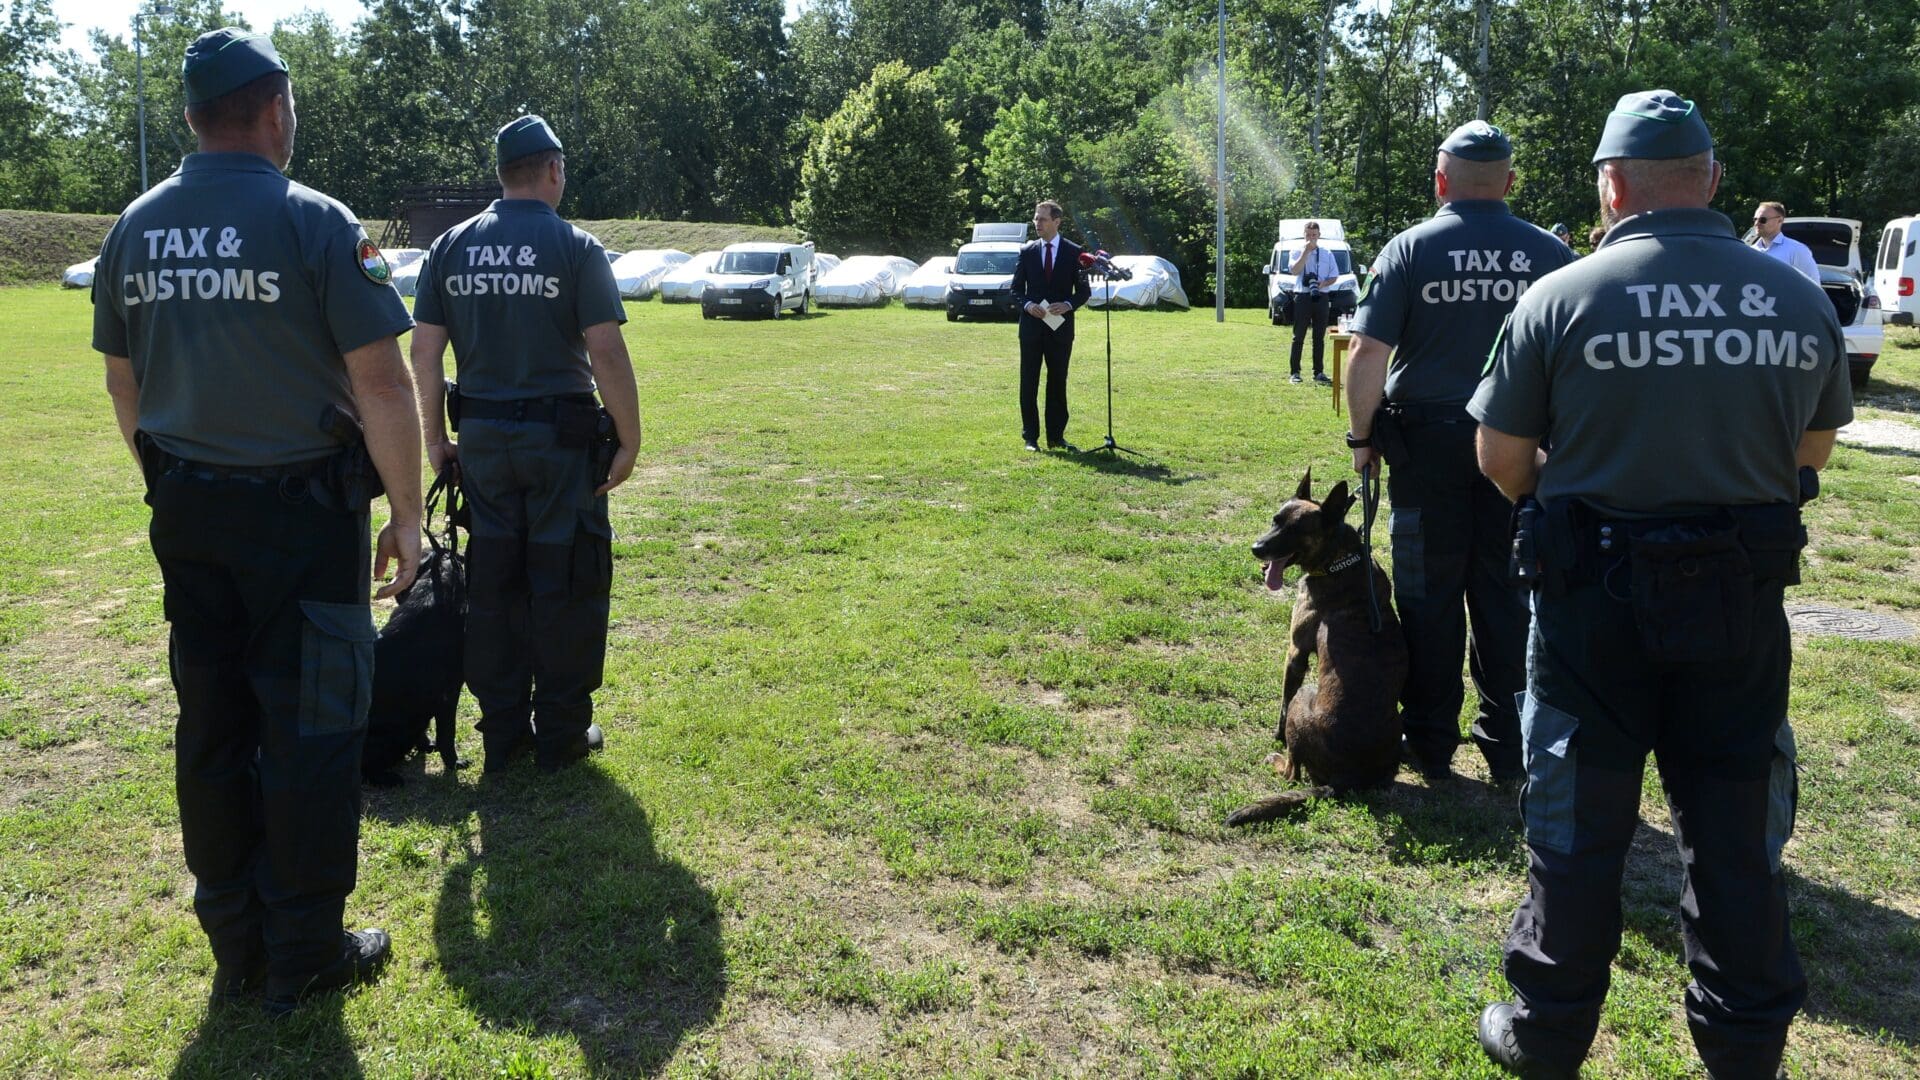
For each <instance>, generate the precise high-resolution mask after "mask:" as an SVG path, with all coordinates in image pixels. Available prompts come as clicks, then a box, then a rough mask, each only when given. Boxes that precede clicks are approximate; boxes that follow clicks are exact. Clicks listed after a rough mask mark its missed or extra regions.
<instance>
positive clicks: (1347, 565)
mask: <svg viewBox="0 0 1920 1080" xmlns="http://www.w3.org/2000/svg"><path fill="white" fill-rule="evenodd" d="M1360 559H1361V555H1360V553H1359V552H1357V551H1356V552H1354V553H1353V554H1351V555H1347V556H1344V557H1342V558H1338V559H1335V560H1334V561H1333V565H1331V566H1329V567H1327V568H1326V569H1325V570H1323V571H1321V573H1323V574H1337V573H1339V572H1340V571H1342V570H1350V569H1352V568H1353V567H1355V566H1358V565H1359V563H1360Z"/></svg>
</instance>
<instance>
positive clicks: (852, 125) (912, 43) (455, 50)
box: [0, 0, 1920, 304]
mask: <svg viewBox="0 0 1920 1080" xmlns="http://www.w3.org/2000/svg"><path fill="white" fill-rule="evenodd" d="M365 6H366V10H365V13H364V14H363V15H361V16H360V18H359V19H358V20H357V21H356V22H355V23H354V25H353V26H351V27H341V26H337V25H335V24H334V23H332V22H331V21H330V20H328V19H327V18H326V17H325V16H323V15H319V14H317V13H307V14H303V15H301V16H299V17H296V18H294V19H290V20H286V21H282V22H281V23H279V24H278V25H277V26H275V27H273V28H271V29H272V33H273V38H274V42H275V45H276V46H277V47H278V49H279V50H280V52H281V55H282V56H284V57H285V58H286V61H287V63H288V65H289V67H290V68H291V69H292V72H293V75H294V88H295V91H294V92H295V98H296V103H297V105H298V108H299V113H300V130H299V141H298V146H297V148H296V153H295V157H294V161H293V164H292V166H291V168H290V170H289V171H290V173H291V174H292V175H293V176H294V178H295V179H298V180H300V181H302V182H304V183H307V184H309V185H311V186H313V187H316V188H319V189H320V190H322V191H325V192H328V193H329V194H332V195H334V196H336V197H338V198H340V199H342V200H343V201H345V202H346V203H347V204H348V205H349V206H351V207H353V208H354V209H355V210H356V211H357V212H358V213H359V214H361V215H362V217H363V218H366V219H369V220H375V221H377V220H380V219H382V218H384V217H385V216H386V215H387V212H388V209H389V207H390V205H391V203H392V201H393V197H394V194H395V192H396V191H398V190H399V189H400V188H402V187H404V186H405V185H407V184H410V183H417V182H425V181H437V180H469V179H481V178H485V177H488V176H490V174H491V165H492V158H491V155H492V141H491V140H492V135H493V132H494V130H495V129H496V128H497V127H498V126H499V125H500V124H501V123H503V122H505V120H507V119H509V118H511V117H512V116H515V115H518V114H519V113H521V112H526V111H531V112H538V113H541V114H542V115H545V116H546V117H547V118H548V119H549V120H551V121H552V122H553V123H554V126H555V127H556V128H557V129H558V131H559V132H560V135H561V138H562V140H563V141H564V142H565V143H566V144H567V171H568V177H569V187H568V191H567V197H566V202H565V204H564V205H563V206H562V208H561V209H562V212H563V213H566V214H569V215H573V216H579V217H584V218H615V217H652V218H666V219H687V220H707V221H728V222H747V223H755V224H768V225H780V226H790V227H793V228H795V229H797V230H799V231H802V232H804V233H805V234H806V235H808V236H810V237H812V238H813V239H815V240H816V241H817V242H819V243H820V244H821V246H822V248H823V249H825V250H834V251H842V252H853V251H862V250H864V251H886V252H889V253H897V254H903V255H908V256H910V257H913V258H915V259H921V258H925V257H927V256H930V255H933V254H939V253H942V252H950V251H951V250H952V247H953V244H954V243H955V242H956V241H957V240H958V239H960V238H961V236H962V235H963V233H964V231H965V228H966V226H967V224H968V223H970V222H972V221H976V220H1014V221H1019V220H1024V219H1025V217H1026V216H1027V214H1028V212H1029V211H1030V210H1031V207H1032V205H1033V203H1034V202H1035V201H1036V200H1037V199H1040V198H1056V199H1059V200H1060V201H1061V202H1063V203H1064V204H1065V205H1066V207H1067V210H1068V214H1069V219H1070V220H1069V224H1068V229H1069V231H1070V232H1071V233H1074V234H1077V235H1082V236H1084V237H1087V238H1089V239H1091V240H1092V241H1093V242H1094V243H1096V244H1098V245H1100V246H1103V247H1107V248H1109V249H1111V250H1114V251H1116V252H1119V251H1130V252H1146V253H1152V254H1157V255H1161V256H1164V257H1166V258H1168V259H1170V260H1172V261H1173V262H1174V263H1176V264H1177V265H1179V266H1180V267H1181V269H1182V272H1183V276H1184V278H1185V281H1186V285H1187V288H1188V291H1189V292H1190V293H1192V294H1194V295H1195V297H1196V300H1199V301H1202V302H1204V301H1208V300H1210V299H1211V295H1212V289H1213V287H1214V283H1213V265H1214V261H1213V260H1214V254H1215V253H1214V248H1213V244H1214V211H1213V205H1214V154H1215V151H1214V132H1215V123H1216V120H1217V116H1218V114H1217V107H1216V104H1215V102H1216V93H1217V84H1216V82H1215V80H1216V77H1217V75H1216V67H1215V59H1214V57H1215V53H1216V49H1217V42H1218V37H1217V34H1218V32H1219V23H1218V21H1217V14H1216V10H1217V3H1216V2H1214V0H807V2H806V3H805V5H804V6H803V7H802V8H801V9H800V13H799V16H798V18H797V19H795V20H794V21H793V22H792V23H791V24H785V23H784V22H783V20H784V15H785V10H784V4H783V2H782V0H646V2H636V0H366V5H365ZM173 8H174V13H173V14H172V15H171V16H168V17H150V18H148V19H146V20H145V21H144V24H143V25H144V32H143V34H142V35H141V38H142V48H143V51H144V54H145V61H144V66H145V75H146V80H145V90H146V101H147V147H148V158H149V171H150V173H151V175H152V177H153V178H154V179H155V180H156V181H157V180H158V179H159V178H161V177H164V176H166V175H167V174H168V173H170V172H171V171H172V170H173V168H174V167H175V165H176V164H177V163H178V162H179V160H180V158H181V157H182V156H183V155H184V154H185V153H186V152H188V151H189V150H190V149H191V148H192V138H191V133H190V132H189V131H188V130H187V128H186V126H185V124H184V122H183V121H182V120H181V108H182V98H181V88H180V80H179V67H180V57H181V55H182V53H183V52H184V50H185V48H186V45H187V43H188V42H189V41H191V40H192V39H193V37H194V36H196V35H197V34H199V33H201V32H202V31H204V30H206V29H210V28H212V27H216V26H221V25H228V24H234V23H238V22H239V21H240V20H239V19H238V18H237V17H235V16H234V15H232V14H231V13H229V12H227V11H226V10H224V9H223V8H222V7H221V4H220V0H177V2H176V3H174V5H173ZM0 12H4V19H0V206H4V207H8V208H14V209H37V210H56V211H70V212H95V213H117V212H118V211H119V210H120V209H121V208H122V207H124V206H125V205H126V203H127V202H128V201H129V200H131V199H132V198H133V197H134V196H135V195H137V194H138V192H139V185H140V176H139V160H138V145H139V132H138V123H137V114H138V108H137V95H136V83H137V77H136V61H135V55H134V42H133V40H132V34H131V33H130V31H128V30H126V29H123V28H117V29H113V30H107V31H101V30H96V31H94V32H93V33H92V34H91V38H90V47H89V49H88V50H87V52H88V53H89V55H80V54H77V53H73V52H68V51H65V50H63V49H61V48H60V46H59V36H60V27H59V24H58V22H57V21H56V19H55V18H54V15H53V12H52V7H51V0H0ZM1917 28H1920V0H1838V2H1827V3H1811V4H1778V3H1760V2H1758V0H1505V2H1501V3H1495V2H1494V0H1391V2H1384V0H1229V2H1228V3H1227V4H1226V68H1227V70H1226V80H1227V95H1228V107H1227V115H1226V128H1227V140H1226V141H1227V175H1228V183H1227V204H1228V205H1227V214H1228V241H1227V245H1228V252H1227V254H1228V259H1229V271H1228V288H1227V292H1228V298H1229V302H1231V303H1235V304H1258V303H1261V302H1262V301H1263V300H1264V297H1265V291H1264V283H1263V281H1262V279H1261V277H1260V275H1259V272H1258V271H1259V267H1260V266H1261V264H1262V263H1264V262H1265V261H1266V257H1267V253H1268V250H1269V248H1270V246H1271V243H1272V237H1273V223H1274V221H1275V220H1276V219H1277V218H1280V217H1300V216H1327V217H1335V218H1339V219H1341V220H1342V221H1343V222H1344V223H1345V226H1346V229H1347V232H1348V235H1349V237H1350V238H1351V239H1352V241H1353V243H1354V245H1355V247H1356V248H1357V249H1358V250H1359V253H1360V255H1361V257H1362V258H1365V257H1367V256H1368V255H1370V254H1371V252H1372V251H1374V250H1377V249H1378V247H1379V245H1380V244H1382V243H1384V242H1385V240H1386V239H1387V238H1388V237H1389V236H1391V235H1392V234H1393V233H1394V232H1396V231H1398V230H1400V229H1402V228H1404V227H1406V226H1407V225H1408V224H1410V223H1412V222H1414V221H1416V220H1418V219H1419V218H1420V217H1422V216H1425V215H1426V214H1428V213H1430V212H1431V209H1432V199H1431V190H1432V188H1431V181H1430V179H1429V174H1430V172H1431V169H1432V166H1433V152H1434V147H1435V146H1436V145H1437V144H1438V142H1439V141H1440V139H1441V138H1442V137H1443V136H1444V135H1445V133H1446V132H1447V131H1449V130H1450V129H1451V128H1452V127H1454V126H1455V125H1457V124H1459V123H1461V122H1463V121H1465V120H1468V119H1472V118H1474V117H1475V116H1480V117H1484V118H1486V119H1489V120H1491V121H1493V122H1494V123H1497V124H1499V125H1501V126H1502V127H1503V128H1505V129H1506V130H1507V131H1508V132H1509V134H1511V135H1512V136H1513V138H1514V142H1515V146H1516V149H1517V157H1516V167H1517V169H1518V171H1519V173H1520V180H1519V183H1518V184H1517V186H1516V188H1515V191H1514V195H1513V203H1514V206H1515V209H1516V210H1517V211H1518V212H1520V213H1521V214H1523V215H1524V216H1526V217H1528V218H1530V219H1532V220H1535V221H1538V222H1540V223H1542V224H1546V223H1548V222H1551V221H1556V220H1558V221H1565V222H1567V223H1568V224H1569V225H1571V226H1573V227H1574V231H1575V234H1576V235H1581V234H1583V233H1584V231H1585V227H1586V226H1587V225H1588V224H1590V223H1592V222H1593V221H1594V220H1595V219H1596V218H1597V211H1596V208H1595V198H1594V190H1593V170H1592V167H1591V166H1590V164H1589V163H1588V160H1587V159H1588V157H1589V156H1590V154H1591V150H1592V147H1593V144H1594V141H1595V139H1596V138H1597V135H1598V132H1599V128H1600V125H1601V123H1602V121H1603V119H1604V117H1605V115H1606V113H1607V111H1608V110H1609V109H1610V108H1611V107H1612V104H1613V102H1614V100H1615V99H1616V98H1617V97H1618V96H1619V95H1620V94H1622V93H1624V92H1627V91H1629V90H1635V89H1648V88H1652V87H1668V88H1671V89H1674V90H1677V91H1679V92H1681V93H1683V94H1685V95H1686V96H1689V97H1692V98H1694V99H1696V100H1697V101H1698V102H1699V103H1700V105H1701V107H1702V109H1703V110H1704V111H1705V114H1706V117H1707V120H1708V123H1709V125H1710V126H1711V127H1712V129H1713V131H1714V136H1715V139H1716V142H1717V143H1718V152H1719V156H1720V157H1721V159H1722V160H1723V161H1724V162H1725V163H1726V166H1727V178H1726V181H1725V182H1724V184H1723V186H1722V189H1721V194H1720V197H1719V199H1718V201H1717V203H1716V205H1718V206H1719V207H1721V208H1722V209H1725V210H1727V211H1728V212H1729V213H1731V214H1735V215H1741V214H1744V213H1746V212H1747V211H1748V210H1750V209H1751V207H1752V205H1753V204H1754V203H1755V202H1757V201H1759V200H1763V199H1778V200H1780V201H1782V202H1784V203H1786V205H1787V207H1788V209H1789V212H1791V213H1806V214H1814V213H1817V214H1833V215H1838V216H1844V217H1857V218H1861V219H1863V220H1865V221H1867V222H1868V227H1869V229H1870V230H1875V229H1877V226H1878V224H1879V223H1880V222H1882V221H1884V220H1885V219H1887V218H1888V217H1892V216H1896V215H1899V214H1906V213H1913V212H1916V211H1920V38H1917V37H1916V34H1915V30H1916V29H1917ZM1741 220H1744V218H1742V219H1741ZM1869 235H1870V236H1871V235H1875V234H1874V233H1872V232H1870V234H1869ZM1869 243H1870V241H1869ZM1869 257H1870V255H1869Z"/></svg>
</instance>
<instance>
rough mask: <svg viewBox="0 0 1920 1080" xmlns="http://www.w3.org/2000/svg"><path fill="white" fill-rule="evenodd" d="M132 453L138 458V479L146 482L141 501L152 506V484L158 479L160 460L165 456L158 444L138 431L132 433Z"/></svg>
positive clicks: (144, 433)
mask: <svg viewBox="0 0 1920 1080" xmlns="http://www.w3.org/2000/svg"><path fill="white" fill-rule="evenodd" d="M133 452H134V453H135V454H137V455H139V457H140V479H142V480H144V481H146V485H147V491H146V494H145V495H144V496H142V501H143V502H145V503H146V504H147V505H148V506H152V505H153V482H154V481H155V480H157V479H159V478H160V467H161V465H162V464H163V463H164V462H163V460H162V459H163V458H164V456H165V454H164V452H163V451H161V449H160V444H159V443H156V442H154V441H153V436H151V435H148V434H147V433H146V432H144V431H138V430H136V431H135V432H134V433H133Z"/></svg>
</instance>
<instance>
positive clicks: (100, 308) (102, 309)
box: [89, 233, 132, 356]
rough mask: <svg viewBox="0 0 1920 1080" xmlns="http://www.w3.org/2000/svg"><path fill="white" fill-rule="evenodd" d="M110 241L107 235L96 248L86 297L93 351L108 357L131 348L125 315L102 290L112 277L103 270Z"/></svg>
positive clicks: (111, 295)
mask: <svg viewBox="0 0 1920 1080" xmlns="http://www.w3.org/2000/svg"><path fill="white" fill-rule="evenodd" d="M112 242H113V234H111V233H110V234H108V236H107V240H106V242H105V243H102V244H101V245H100V258H99V259H97V260H96V261H95V262H94V264H93V289H92V292H91V293H90V294H89V295H91V296H92V298H93V348H94V351H96V352H101V353H105V354H106V355H108V356H128V355H130V354H129V353H128V351H127V350H128V349H130V348H132V345H131V344H130V343H129V342H128V340H127V320H126V316H125V315H124V314H123V313H122V312H121V310H120V305H119V304H117V303H115V302H114V297H113V294H112V293H109V292H105V291H104V290H106V289H109V288H111V287H112V282H110V281H108V280H107V279H108V278H109V277H111V276H112V275H111V274H110V273H109V272H108V270H107V267H108V265H109V260H108V258H107V246H108V244H111V243H112Z"/></svg>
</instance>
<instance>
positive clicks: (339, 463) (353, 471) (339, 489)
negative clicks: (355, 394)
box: [320, 405, 387, 513]
mask: <svg viewBox="0 0 1920 1080" xmlns="http://www.w3.org/2000/svg"><path fill="white" fill-rule="evenodd" d="M320 427H321V429H322V430H323V431H326V432H327V433H328V434H330V435H332V436H333V437H334V438H336V439H339V440H340V442H341V444H342V445H341V447H340V449H339V451H338V452H337V453H335V454H334V455H333V456H332V457H330V458H328V459H327V462H326V471H325V474H324V475H323V476H322V478H321V488H322V490H323V492H324V495H323V497H325V498H329V499H330V500H337V503H338V508H339V509H343V510H346V511H348V512H350V513H363V512H365V511H366V509H367V504H369V503H371V502H373V500H375V499H377V498H379V497H380V496H381V495H384V494H385V493H386V490H387V487H386V484H385V483H383V482H382V481H381V479H380V471H379V470H378V469H375V468H374V467H373V455H371V454H369V453H368V452H367V438H366V432H365V431H364V430H363V429H362V428H361V426H360V421H359V418H357V417H355V416H354V415H353V414H352V413H349V412H347V411H346V410H345V409H342V408H341V407H340V406H338V405H328V406H327V407H326V409H325V410H324V411H322V412H321V414H320Z"/></svg>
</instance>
